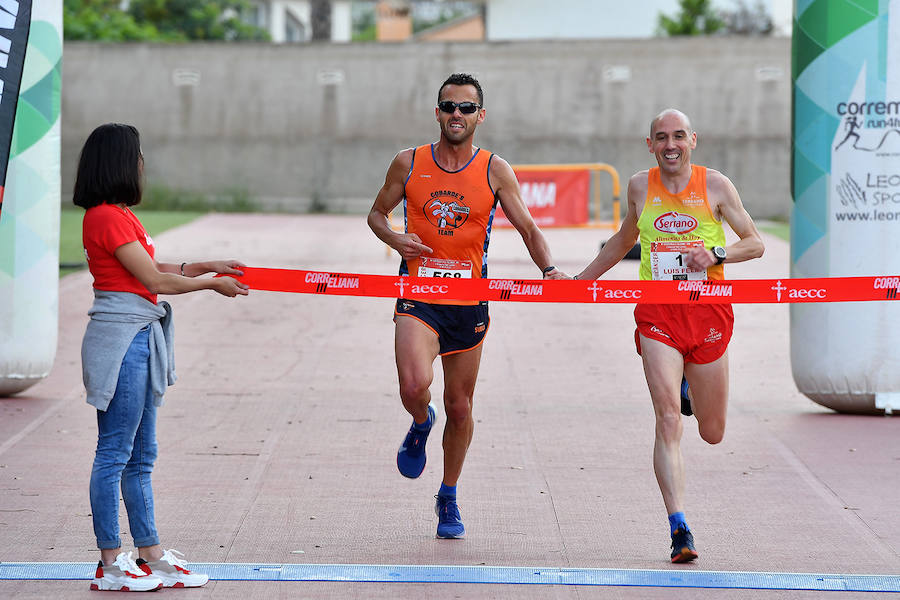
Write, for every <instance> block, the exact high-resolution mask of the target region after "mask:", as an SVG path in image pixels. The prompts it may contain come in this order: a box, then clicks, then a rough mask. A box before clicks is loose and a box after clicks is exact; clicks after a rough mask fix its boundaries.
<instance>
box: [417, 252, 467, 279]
mask: <svg viewBox="0 0 900 600" xmlns="http://www.w3.org/2000/svg"><path fill="white" fill-rule="evenodd" d="M419 277H457V278H460V279H471V278H472V261H471V260H453V259H451V258H428V257H424V258H422V262H421V264H420V265H419Z"/></svg>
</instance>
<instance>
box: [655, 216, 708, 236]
mask: <svg viewBox="0 0 900 600" xmlns="http://www.w3.org/2000/svg"><path fill="white" fill-rule="evenodd" d="M697 225H698V223H697V219H695V218H694V217H692V216H691V215H682V214H680V213H677V212H675V211H671V212H667V213H665V214H662V215H659V216H658V217H657V218H656V220H655V221H654V222H653V227H654V229H656V230H657V231H661V232H662V233H677V234H682V233H688V232H689V231H693V230H695V229H697Z"/></svg>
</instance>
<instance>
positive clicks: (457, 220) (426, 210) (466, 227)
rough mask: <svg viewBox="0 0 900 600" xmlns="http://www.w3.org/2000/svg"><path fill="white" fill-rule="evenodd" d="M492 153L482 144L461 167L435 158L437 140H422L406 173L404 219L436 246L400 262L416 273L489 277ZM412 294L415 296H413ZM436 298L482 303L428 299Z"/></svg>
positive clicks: (404, 272)
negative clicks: (445, 165)
mask: <svg viewBox="0 0 900 600" xmlns="http://www.w3.org/2000/svg"><path fill="white" fill-rule="evenodd" d="M493 156H494V155H493V154H492V153H490V152H488V151H487V150H483V149H481V148H479V149H478V150H476V151H475V154H474V155H472V158H471V159H470V160H469V162H468V163H466V165H465V166H464V167H463V168H461V169H459V170H458V171H446V170H444V169H443V168H442V167H440V166H439V165H438V164H437V161H436V160H435V158H434V145H433V144H429V145H427V146H419V147H418V148H416V149H415V152H414V154H413V163H412V167H411V168H410V171H409V176H408V177H407V179H406V186H405V189H404V199H403V220H404V228H405V230H406V232H407V233H415V234H416V235H418V236H419V238H420V239H421V240H422V243H423V244H425V245H426V246H428V247H430V248H431V249H432V250H433V252H432V253H431V254H430V255H428V256H420V257H418V258H415V259H412V260H403V261H401V263H400V274H401V275H409V276H411V277H461V278H466V279H469V278H475V279H477V278H480V277H487V251H488V244H489V243H490V240H491V223H492V222H493V220H494V211H495V209H496V206H497V197H496V194H495V193H494V190H493V189H492V188H491V185H490V182H489V179H488V177H489V172H490V166H491V159H492V158H493ZM410 297H411V298H412V296H410ZM428 302H430V303H432V304H465V305H472V304H478V302H474V301H467V302H464V301H449V300H434V299H429V300H428Z"/></svg>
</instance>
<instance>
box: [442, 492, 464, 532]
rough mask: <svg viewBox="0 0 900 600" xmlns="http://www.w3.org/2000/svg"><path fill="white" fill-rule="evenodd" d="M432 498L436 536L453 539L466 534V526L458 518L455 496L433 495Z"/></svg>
mask: <svg viewBox="0 0 900 600" xmlns="http://www.w3.org/2000/svg"><path fill="white" fill-rule="evenodd" d="M434 499H435V503H434V514H436V515H437V517H438V526H437V537H439V538H444V539H450V540H455V539H459V538H461V537H463V536H464V535H466V528H465V527H463V523H462V520H461V519H460V518H459V506H457V505H456V498H448V497H446V496H435V497H434Z"/></svg>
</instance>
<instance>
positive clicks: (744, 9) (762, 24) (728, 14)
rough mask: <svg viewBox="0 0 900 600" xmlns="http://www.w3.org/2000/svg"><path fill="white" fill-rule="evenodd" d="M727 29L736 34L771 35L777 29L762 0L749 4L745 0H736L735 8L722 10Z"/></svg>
mask: <svg viewBox="0 0 900 600" xmlns="http://www.w3.org/2000/svg"><path fill="white" fill-rule="evenodd" d="M722 20H723V21H724V22H725V30H726V31H727V32H728V33H731V34H734V35H771V34H772V32H773V31H774V30H775V23H774V22H773V21H772V16H771V15H770V14H769V11H767V10H766V7H765V5H764V4H763V3H762V0H756V3H755V4H754V5H753V6H749V5H748V4H747V3H746V2H745V1H744V0H736V2H735V8H734V10H730V11H722Z"/></svg>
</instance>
